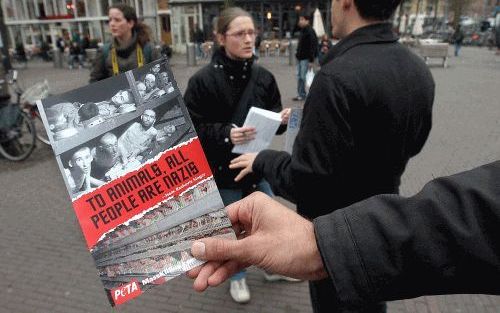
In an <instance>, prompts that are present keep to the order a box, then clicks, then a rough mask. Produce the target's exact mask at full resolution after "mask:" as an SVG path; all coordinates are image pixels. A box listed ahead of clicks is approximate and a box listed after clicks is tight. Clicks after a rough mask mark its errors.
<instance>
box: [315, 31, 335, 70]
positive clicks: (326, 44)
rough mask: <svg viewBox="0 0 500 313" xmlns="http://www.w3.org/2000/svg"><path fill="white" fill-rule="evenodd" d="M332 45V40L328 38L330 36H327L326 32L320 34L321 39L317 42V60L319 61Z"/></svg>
mask: <svg viewBox="0 0 500 313" xmlns="http://www.w3.org/2000/svg"><path fill="white" fill-rule="evenodd" d="M332 47H333V44H332V41H331V40H330V37H328V34H324V35H323V36H321V41H320V42H319V47H318V50H319V55H318V60H319V62H320V63H321V62H322V61H323V59H324V58H325V56H326V55H327V53H328V51H330V49H331V48H332Z"/></svg>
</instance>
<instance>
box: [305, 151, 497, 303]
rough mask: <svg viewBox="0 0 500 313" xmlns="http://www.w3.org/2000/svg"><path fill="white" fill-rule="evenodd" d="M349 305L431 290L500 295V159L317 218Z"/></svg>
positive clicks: (323, 249) (322, 245)
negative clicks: (402, 193)
mask: <svg viewBox="0 0 500 313" xmlns="http://www.w3.org/2000/svg"><path fill="white" fill-rule="evenodd" d="M314 227H315V233H316V239H317V242H318V248H319V250H320V253H321V256H322V258H323V263H324V264H325V267H326V269H327V271H328V273H329V275H330V278H331V280H332V281H333V285H334V286H335V288H333V287H332V289H331V290H332V295H335V294H336V295H337V297H335V296H332V297H331V299H332V301H334V299H335V298H337V299H338V300H339V301H340V303H341V304H343V305H345V306H360V305H364V304H366V303H371V302H378V301H382V300H396V299H405V298H414V297H419V296H423V295H438V294H452V293H459V294H463V293H465V294H468V293H485V294H500V285H499V284H498V282H499V281H500V236H499V235H498V228H499V227H500V161H497V162H494V163H491V164H488V165H484V166H482V167H479V168H476V169H474V170H471V171H468V172H465V173H460V174H457V175H454V176H450V177H444V178H439V179H436V180H433V181H432V182H430V183H428V184H427V185H426V186H425V187H424V188H423V189H422V191H421V192H419V193H418V194H417V195H415V196H413V197H411V198H403V197H395V196H391V195H381V196H377V197H372V198H370V199H367V200H365V201H363V202H360V203H356V204H354V205H352V206H350V207H347V208H345V209H342V210H338V211H336V212H333V213H331V214H329V215H325V216H322V217H319V218H317V219H315V220H314Z"/></svg>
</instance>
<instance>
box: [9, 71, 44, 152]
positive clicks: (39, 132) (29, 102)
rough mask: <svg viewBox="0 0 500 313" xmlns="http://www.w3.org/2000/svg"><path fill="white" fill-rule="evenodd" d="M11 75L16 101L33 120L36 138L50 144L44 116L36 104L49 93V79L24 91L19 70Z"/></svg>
mask: <svg viewBox="0 0 500 313" xmlns="http://www.w3.org/2000/svg"><path fill="white" fill-rule="evenodd" d="M11 77H12V79H11V80H10V81H9V84H10V85H12V86H13V87H14V92H15V93H16V96H17V99H16V103H17V104H18V105H19V107H20V108H21V109H22V110H23V111H24V112H25V113H26V114H27V115H28V116H29V117H30V118H31V119H32V120H33V123H34V125H35V129H36V138H37V139H38V140H39V141H41V142H42V143H44V144H46V145H50V142H49V137H48V135H47V131H46V130H45V127H44V126H43V121H42V117H41V116H40V112H39V111H38V107H37V105H36V102H37V101H38V100H41V99H44V98H46V97H47V96H48V95H49V83H48V82H47V80H44V81H43V82H39V83H36V84H34V85H33V86H31V87H29V88H28V89H26V90H24V91H23V89H22V88H21V87H20V86H19V83H18V82H17V71H15V70H14V71H12V75H11Z"/></svg>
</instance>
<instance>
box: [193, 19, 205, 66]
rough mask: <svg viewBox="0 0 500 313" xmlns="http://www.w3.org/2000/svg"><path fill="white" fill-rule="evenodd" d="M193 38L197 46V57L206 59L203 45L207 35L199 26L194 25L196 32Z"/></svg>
mask: <svg viewBox="0 0 500 313" xmlns="http://www.w3.org/2000/svg"><path fill="white" fill-rule="evenodd" d="M191 38H192V39H193V42H194V43H195V44H196V56H197V57H198V58H202V57H204V52H203V49H202V46H201V45H202V44H203V43H204V42H205V34H204V33H203V31H202V30H201V29H200V27H199V26H198V24H194V30H193V33H192V37H191Z"/></svg>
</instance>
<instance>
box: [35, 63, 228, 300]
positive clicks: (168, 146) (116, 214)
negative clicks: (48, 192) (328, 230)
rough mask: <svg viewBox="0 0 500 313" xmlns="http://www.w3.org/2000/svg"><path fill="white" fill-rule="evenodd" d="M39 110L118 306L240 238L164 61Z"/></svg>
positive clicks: (89, 244) (107, 288)
mask: <svg viewBox="0 0 500 313" xmlns="http://www.w3.org/2000/svg"><path fill="white" fill-rule="evenodd" d="M37 104H38V108H39V110H40V113H41V116H42V119H43V121H44V124H45V127H46V129H47V132H48V135H49V139H50V142H51V144H52V148H53V150H54V153H55V156H56V160H57V163H58V165H59V169H60V171H61V174H62V176H63V179H64V181H65V184H66V187H67V190H68V193H69V195H70V197H71V201H72V204H73V209H74V211H75V213H76V216H77V218H78V222H79V224H80V228H81V230H82V232H83V235H84V238H85V240H86V244H87V248H88V249H89V251H90V253H91V254H92V256H93V258H94V260H95V265H96V267H97V272H98V275H99V276H100V278H101V280H102V283H103V284H104V289H105V291H106V294H107V295H108V298H109V299H110V302H111V305H113V306H114V305H118V304H122V303H124V302H126V301H128V300H130V299H133V298H135V297H137V296H139V295H140V294H141V293H143V292H144V291H146V290H148V289H150V288H151V287H153V286H155V285H159V284H162V283H164V282H166V281H168V280H170V279H172V278H174V277H176V276H178V275H179V274H181V273H184V272H186V271H188V270H190V269H192V268H194V267H196V266H198V265H200V264H202V262H201V261H199V260H196V259H195V258H193V256H192V255H191V253H190V246H191V243H192V242H193V241H194V240H197V239H199V238H203V237H209V236H220V237H227V238H235V235H234V232H233V230H232V228H231V223H230V221H229V219H228V217H227V215H226V212H225V210H224V205H223V203H222V199H221V197H220V195H219V192H218V190H217V186H216V184H215V181H214V178H213V175H212V173H211V171H210V167H209V165H208V163H207V160H206V158H205V155H204V153H203V150H202V147H201V144H200V141H199V139H198V137H197V135H196V132H195V130H194V127H193V124H192V122H191V120H190V118H189V114H188V112H187V109H186V107H185V105H184V102H183V99H182V97H181V93H180V92H179V88H178V87H177V84H176V82H175V81H174V80H173V75H172V72H171V70H170V68H169V65H168V60H167V59H166V58H162V59H160V60H158V61H155V62H152V63H150V64H148V65H145V66H143V67H141V68H137V69H135V70H132V71H128V72H126V73H123V74H120V75H117V76H114V77H112V78H108V79H106V80H103V81H100V82H97V83H94V84H91V85H88V86H85V87H82V88H79V89H76V90H73V91H70V92H67V93H64V94H61V95H56V96H52V97H49V98H46V99H44V100H41V101H38V103H37Z"/></svg>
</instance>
